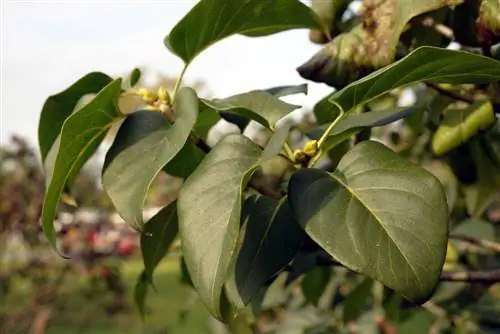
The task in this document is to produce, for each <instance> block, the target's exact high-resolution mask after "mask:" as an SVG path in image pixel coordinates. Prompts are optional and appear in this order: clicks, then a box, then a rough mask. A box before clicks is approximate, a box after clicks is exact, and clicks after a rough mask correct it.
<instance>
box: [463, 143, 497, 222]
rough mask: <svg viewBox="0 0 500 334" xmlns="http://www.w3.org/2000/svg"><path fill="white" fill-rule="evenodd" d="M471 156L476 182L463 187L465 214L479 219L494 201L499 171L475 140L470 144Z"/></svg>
mask: <svg viewBox="0 0 500 334" xmlns="http://www.w3.org/2000/svg"><path fill="white" fill-rule="evenodd" d="M470 147H471V151H472V155H473V157H474V162H475V164H476V168H477V180H476V182H475V183H474V184H471V185H466V186H464V187H463V190H464V195H465V207H466V209H467V213H468V214H469V215H470V216H471V217H474V218H479V217H481V216H482V215H483V213H484V212H485V211H486V209H487V208H488V206H489V205H490V204H491V203H492V202H493V201H494V200H495V198H496V197H497V195H498V190H499V189H500V177H499V170H498V168H496V166H495V165H494V164H493V162H492V161H490V160H489V159H488V157H487V156H486V154H485V152H484V151H483V149H482V147H481V146H480V145H479V143H478V141H477V140H473V141H471V142H470Z"/></svg>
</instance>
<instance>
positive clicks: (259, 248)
mask: <svg viewBox="0 0 500 334" xmlns="http://www.w3.org/2000/svg"><path fill="white" fill-rule="evenodd" d="M242 220H244V224H245V226H244V238H243V241H242V245H241V249H240V250H239V253H238V256H237V258H236V263H235V265H234V277H232V278H231V280H230V281H229V282H228V284H227V290H226V291H228V297H229V298H230V300H231V302H233V303H234V305H235V306H236V307H238V308H243V307H244V306H245V305H246V304H248V303H249V302H250V300H251V298H252V297H253V296H254V295H255V294H256V293H257V292H258V291H259V289H260V288H261V287H262V286H264V284H265V283H266V282H268V280H269V279H271V278H272V277H273V276H275V275H276V274H278V273H279V272H280V271H281V270H282V269H283V268H284V267H285V266H286V265H287V264H288V263H289V262H290V261H291V260H292V259H293V257H294V256H295V254H297V252H298V250H299V247H300V243H301V241H302V238H303V236H304V234H303V233H304V232H303V231H302V229H301V228H300V226H299V224H298V223H297V222H296V221H295V219H294V218H293V216H292V213H291V211H290V208H289V205H288V201H287V199H286V198H284V199H282V200H281V201H277V200H275V199H272V198H269V197H264V196H252V197H249V198H247V199H246V200H245V202H244V204H243V212H242Z"/></svg>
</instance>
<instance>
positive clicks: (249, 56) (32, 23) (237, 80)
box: [0, 0, 332, 143]
mask: <svg viewBox="0 0 500 334" xmlns="http://www.w3.org/2000/svg"><path fill="white" fill-rule="evenodd" d="M0 2H1V3H2V5H3V8H2V18H1V19H0V22H1V24H2V76H1V92H2V96H1V119H0V126H1V128H0V130H1V131H0V132H1V133H0V140H1V142H2V143H5V142H6V140H7V139H8V138H9V137H10V135H11V134H13V133H18V134H21V135H23V136H26V137H28V138H29V140H30V141H32V142H33V143H36V142H37V124H38V118H39V114H40V110H41V107H42V105H43V102H44V101H45V99H46V98H47V97H48V96H49V95H51V94H53V93H56V92H59V91H61V90H63V89H65V88H66V87H67V86H69V85H71V84H72V83H73V82H74V81H75V80H76V79H78V78H79V77H81V76H83V75H84V74H86V73H88V72H90V71H95V70H99V71H103V72H105V73H108V74H110V75H112V76H117V75H123V74H124V73H127V72H128V71H130V70H131V69H133V68H134V67H136V66H146V67H147V68H148V69H149V70H150V72H151V73H152V74H154V73H155V72H156V73H164V74H169V75H176V74H177V73H178V72H179V71H180V70H181V68H182V62H181V60H180V59H178V58H177V57H176V56H173V55H171V54H170V53H169V52H168V50H167V49H166V48H165V47H164V45H163V38H164V36H165V35H166V34H168V32H169V31H170V30H171V28H172V27H173V26H174V25H175V23H176V22H177V21H178V20H180V19H181V18H182V17H183V16H184V15H185V14H186V13H187V12H188V11H189V9H190V8H192V6H193V5H194V4H195V3H196V1H190V0H163V1H144V2H139V1H127V0H100V1H36V0H34V1H15V0H0ZM307 34H308V31H307V30H293V31H289V32H283V33H280V34H277V35H273V36H270V37H265V38H246V37H242V36H234V37H230V38H228V39H226V40H224V41H222V42H220V43H218V44H216V45H214V46H212V47H211V48H209V49H208V50H206V51H205V52H204V53H202V54H201V56H199V57H198V58H197V59H196V60H195V61H194V63H193V64H192V65H191V67H190V69H189V70H188V72H187V75H186V79H187V82H189V81H192V80H195V79H198V78H199V79H203V80H205V81H207V83H208V87H209V89H210V91H212V92H213V93H214V94H215V95H216V96H217V97H225V96H229V95H232V94H237V93H242V92H245V91H249V90H253V89H258V88H267V87H270V86H278V85H289V84H300V83H303V82H305V80H304V79H302V78H301V77H300V76H299V75H298V74H297V72H296V71H295V68H296V67H297V66H298V65H300V64H302V63H303V62H304V61H306V60H307V59H308V58H309V57H311V56H312V55H313V54H314V53H315V52H316V51H317V50H319V46H318V45H314V44H312V43H310V42H309V40H308V37H307ZM309 89H310V94H309V96H307V97H296V98H294V99H293V102H294V103H299V104H300V103H302V104H303V105H305V106H307V107H311V106H313V105H314V103H315V101H317V100H318V99H320V98H322V97H323V96H325V95H326V94H328V93H329V92H331V91H332V89H331V88H328V87H326V86H325V85H321V84H310V87H309Z"/></svg>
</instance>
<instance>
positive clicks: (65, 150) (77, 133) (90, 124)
mask: <svg viewBox="0 0 500 334" xmlns="http://www.w3.org/2000/svg"><path fill="white" fill-rule="evenodd" d="M120 87H121V79H116V80H114V81H113V82H111V83H110V84H108V85H107V86H106V87H104V88H103V89H102V90H101V91H100V92H99V94H98V95H97V96H96V97H95V98H94V99H93V100H92V101H90V102H89V103H88V104H87V105H86V106H84V107H83V108H82V109H80V110H79V111H77V112H75V113H74V114H72V115H71V116H70V117H68V118H67V119H66V121H64V124H63V126H62V130H61V138H60V144H59V150H58V152H57V157H56V160H55V163H54V167H53V170H52V173H51V174H50V175H47V177H48V178H50V182H48V187H47V189H46V193H45V200H44V203H43V209H42V225H43V229H44V232H45V235H46V237H47V239H48V240H49V242H50V243H51V245H52V246H54V247H55V242H56V240H55V231H54V224H53V220H54V215H55V211H56V207H57V205H58V204H59V199H60V197H61V193H62V191H63V189H64V186H65V185H66V182H67V180H68V178H69V177H70V176H71V175H74V174H75V173H76V172H77V171H78V170H80V169H81V167H82V166H83V164H84V163H85V162H86V161H87V159H88V158H89V157H90V156H91V155H92V154H93V153H94V152H95V151H96V149H97V148H98V147H99V144H100V143H101V142H102V140H103V139H104V137H105V136H106V133H107V132H108V130H109V128H110V127H111V125H112V124H113V122H114V121H115V120H117V119H118V118H119V117H121V113H120V111H119V110H118V107H117V105H118V98H119V96H120V91H121V88H120Z"/></svg>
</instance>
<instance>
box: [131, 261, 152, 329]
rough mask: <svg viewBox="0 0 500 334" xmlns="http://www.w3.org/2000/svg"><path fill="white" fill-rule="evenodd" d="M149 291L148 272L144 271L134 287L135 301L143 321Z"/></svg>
mask: <svg viewBox="0 0 500 334" xmlns="http://www.w3.org/2000/svg"><path fill="white" fill-rule="evenodd" d="M148 290H149V280H148V275H147V274H146V271H145V270H143V271H142V272H141V274H140V275H139V277H138V278H137V282H136V283H135V286H134V301H135V305H136V306H137V309H138V310H139V314H140V315H141V318H142V320H144V316H145V310H146V297H147V295H148Z"/></svg>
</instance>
